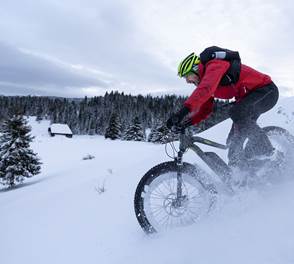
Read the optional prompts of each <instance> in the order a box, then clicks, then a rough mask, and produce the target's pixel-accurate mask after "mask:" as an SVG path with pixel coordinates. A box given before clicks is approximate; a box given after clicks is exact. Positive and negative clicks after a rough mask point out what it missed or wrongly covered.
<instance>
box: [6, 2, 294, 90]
mask: <svg viewBox="0 0 294 264" xmlns="http://www.w3.org/2000/svg"><path fill="white" fill-rule="evenodd" d="M209 3H210V4H209V6H207V4H206V3H205V2H203V3H201V4H200V3H198V2H193V3H189V5H187V4H183V3H182V2H179V1H177V0H169V1H166V0H164V1H156V0H140V1H138V2H136V4H134V2H133V1H131V0H110V1H97V0H84V1H82V2H81V1H79V0H63V1H57V0H50V1H49V0H42V1H34V0H26V1H16V0H10V1H4V3H2V4H1V9H0V16H1V21H0V31H1V36H0V41H1V39H2V42H4V43H8V44H7V45H3V44H0V55H4V56H6V57H5V58H7V56H8V55H9V56H11V58H13V59H8V61H9V63H6V62H7V59H6V60H5V61H3V60H2V63H0V67H1V71H2V73H0V81H2V82H9V83H15V84H17V85H21V86H22V87H30V86H33V87H35V88H34V89H36V88H38V87H41V88H42V89H41V88H38V89H41V90H40V91H39V92H40V93H42V92H43V93H44V94H46V93H47V92H48V91H47V89H48V87H51V88H50V90H51V91H55V90H54V89H53V88H52V87H61V88H59V89H62V93H68V96H71V94H74V95H76V94H80V95H81V96H83V95H85V94H91V95H93V94H95V93H97V94H99V93H102V92H105V91H107V90H111V89H115V90H120V91H125V92H131V93H144V94H146V93H152V92H162V93H164V92H166V93H170V92H178V93H181V92H183V91H185V92H186V89H183V88H182V87H186V84H185V83H184V82H183V81H182V80H179V79H178V78H177V76H176V69H177V64H178V62H179V61H180V60H181V59H182V58H183V57H184V56H186V55H187V54H188V53H190V52H191V51H196V52H200V51H201V50H203V49H204V48H205V47H207V46H209V45H219V46H224V47H227V48H232V49H236V50H239V51H240V53H241V56H242V60H243V62H245V63H246V64H248V65H250V66H253V67H255V68H257V69H259V70H262V71H263V70H266V73H270V74H271V75H272V76H273V77H274V78H275V80H277V84H279V83H281V84H282V85H289V86H291V84H292V87H294V81H293V80H291V78H292V74H291V72H293V70H294V67H293V66H292V61H293V60H294V53H293V49H292V47H291V45H292V43H293V40H294V34H293V33H294V32H293V26H292V17H293V14H294V10H293V2H292V1H288V0H282V1H279V2H276V1H275V0H268V1H266V2H265V1H263V0H248V1H246V2H242V1H241V2H240V1H231V2H230V3H229V4H228V3H227V2H225V1H224V0H212V1H210V2H209ZM14 47H15V48H14ZM13 49H14V51H12V50H13ZM1 50H2V51H1ZM25 65H27V66H25ZM276 65H278V67H279V72H278V71H277V68H276ZM10 68H13V69H14V72H11V71H10V73H9V69H10ZM29 69H30V70H29ZM32 72H37V73H38V74H32ZM17 73H19V74H17ZM1 74H2V75H1ZM9 74H10V75H9ZM2 78H3V79H2ZM13 80H14V81H13ZM24 84H25V85H24ZM11 89H12V88H11ZM24 89H25V88H24ZM57 90H58V88H57ZM188 90H190V87H189V89H188ZM15 91H17V90H15ZM30 91H32V90H30ZM293 94H294V90H293Z"/></svg>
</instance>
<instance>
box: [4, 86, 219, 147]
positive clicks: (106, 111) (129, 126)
mask: <svg viewBox="0 0 294 264" xmlns="http://www.w3.org/2000/svg"><path fill="white" fill-rule="evenodd" d="M185 99H186V98H185V97H183V96H176V95H164V96H156V97H153V96H151V95H147V96H142V95H137V96H135V95H126V94H124V93H119V92H110V93H108V92H107V93H106V94H105V95H104V96H95V97H91V98H88V97H85V98H82V99H73V98H59V97H40V96H0V120H2V121H3V120H5V119H7V118H9V117H11V116H13V115H14V114H15V113H17V114H22V115H26V116H36V119H37V120H42V119H46V120H50V121H51V123H66V124H68V125H69V127H70V128H71V130H72V131H73V133H74V134H77V135H104V136H105V137H109V138H112V137H113V138H112V139H115V138H122V139H125V140H149V141H161V139H158V138H160V135H158V134H162V133H163V134H164V133H168V132H167V131H166V128H164V125H165V122H166V120H167V119H168V117H169V116H170V114H171V113H173V112H175V111H177V110H178V109H179V108H180V107H181V106H182V105H183V102H184V101H185ZM221 104H222V103H221ZM217 119H219V117H218V116H213V115H212V118H210V119H209V120H208V121H205V122H202V123H201V124H199V125H198V126H197V127H196V128H194V129H197V130H199V131H200V130H204V129H206V128H207V127H209V126H212V125H213V124H214V123H216V120H217ZM148 129H149V130H150V131H151V132H152V133H150V134H149V137H148V138H147V137H146V134H145V131H146V130H148ZM113 130H114V131H116V132H115V135H117V136H113V135H111V133H112V132H113ZM154 134H155V135H154ZM156 135H157V136H156ZM161 136H162V135H161ZM150 138H151V139H150ZM154 138H155V139H154Z"/></svg>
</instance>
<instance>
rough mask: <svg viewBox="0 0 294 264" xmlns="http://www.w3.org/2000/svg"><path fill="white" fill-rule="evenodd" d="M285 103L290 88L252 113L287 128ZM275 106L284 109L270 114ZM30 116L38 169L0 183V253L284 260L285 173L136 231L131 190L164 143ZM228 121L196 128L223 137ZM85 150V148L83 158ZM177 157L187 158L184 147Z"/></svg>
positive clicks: (289, 218) (44, 257) (115, 259)
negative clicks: (156, 228)
mask: <svg viewBox="0 0 294 264" xmlns="http://www.w3.org/2000/svg"><path fill="white" fill-rule="evenodd" d="M293 103H294V98H287V99H286V100H282V101H281V102H280V103H279V104H278V105H277V107H276V108H275V109H274V110H272V111H271V112H270V113H267V114H266V115H264V116H262V118H261V119H260V122H261V123H262V124H263V125H267V124H269V125H272V124H277V125H280V126H283V127H285V128H287V129H288V130H290V131H291V132H292V133H294V118H293V117H294V115H293V114H292V112H293V111H292V110H291V109H293V108H292V105H293ZM279 107H282V112H283V111H284V112H285V114H281V111H280V114H277V111H278V109H279ZM291 118H292V119H291ZM30 123H31V125H32V128H33V131H32V134H33V135H34V136H35V137H36V138H35V140H34V142H33V144H32V148H33V149H34V150H35V151H36V152H37V153H38V154H39V156H40V157H41V160H42V162H43V165H42V173H41V174H40V175H38V176H35V177H33V178H31V179H29V180H27V181H26V182H25V183H24V184H23V185H22V186H20V187H19V188H16V189H14V190H10V191H6V190H1V191H0V212H1V216H0V226H1V236H0V263H3V264H12V263H15V264H19V263H30V264H34V263H36V264H37V263H38V264H39V263H42V264H47V263H48V264H49V263H50V264H52V263H54V264H56V263H63V264H64V263H71V264H72V263H87V264H88V263H89V264H91V263H110V264H113V263H128V264H130V263H154V264H155V263H169V264H172V263H201V264H205V263H226V264H230V263H232V264H233V263H234V264H235V263H244V264H245V263H246V264H248V263H250V264H254V263H256V264H257V263H258V264H263V263H264V264H271V263H273V264H279V263H283V264H285V263H289V264H290V263H291V264H293V263H294V228H293V223H294V193H293V189H294V181H292V179H291V176H292V175H288V176H289V178H290V179H289V180H287V181H286V182H285V181H284V182H281V183H279V184H277V185H274V186H264V187H263V188H260V187H259V188H258V189H255V190H248V191H242V192H241V193H240V194H239V195H237V196H235V197H231V198H228V199H227V200H225V201H223V204H222V206H220V207H218V209H217V210H216V211H215V212H214V213H213V214H212V215H210V216H209V217H207V219H203V220H202V221H201V222H199V223H197V224H194V225H193V226H189V227H185V228H181V229H178V230H174V231H170V232H169V233H165V234H158V235H155V236H146V235H144V233H143V231H142V230H141V228H140V226H139V225H138V223H137V220H136V218H135V214H134V210H133V196H134V192H135V189H136V185H137V183H138V181H139V180H140V178H141V177H142V176H143V175H144V173H145V172H146V171H147V170H148V169H150V168H151V167H152V166H154V165H156V164H158V163H160V162H163V161H167V160H170V159H169V158H168V157H167V156H166V155H165V151H164V145H154V144H149V143H144V142H126V141H111V140H105V139H104V138H103V137H100V136H74V137H73V138H72V139H69V138H66V137H63V136H56V137H54V138H51V137H49V136H48V134H47V128H48V125H49V123H48V122H46V121H43V122H41V123H40V124H38V123H37V122H35V121H33V119H32V118H31V120H30ZM230 125H231V123H230V121H226V122H224V123H222V124H220V125H218V126H216V127H214V128H212V129H210V130H208V131H207V132H204V133H202V135H204V136H206V137H207V138H209V139H212V140H216V141H219V142H220V143H224V142H225V138H226V136H227V133H228V131H229V128H230ZM218 153H219V154H221V155H222V156H223V157H225V156H226V152H224V151H218ZM88 154H91V155H93V156H95V158H94V159H91V160H83V157H85V156H87V155H88ZM185 160H187V161H189V162H192V163H195V162H196V161H197V159H196V158H195V156H194V154H193V153H192V152H189V153H188V154H187V156H185ZM200 164H202V163H201V162H200ZM293 176H294V175H293ZM293 180H294V177H293ZM103 187H104V188H105V192H102V193H99V190H101V189H103Z"/></svg>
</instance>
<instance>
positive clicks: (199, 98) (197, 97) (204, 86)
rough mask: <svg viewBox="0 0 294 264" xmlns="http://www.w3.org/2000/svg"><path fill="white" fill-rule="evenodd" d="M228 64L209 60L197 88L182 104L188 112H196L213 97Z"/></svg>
mask: <svg viewBox="0 0 294 264" xmlns="http://www.w3.org/2000/svg"><path fill="white" fill-rule="evenodd" d="M229 67H230V63H229V62H228V61H225V60H211V61H209V62H208V63H207V64H206V66H205V68H206V69H205V73H204V76H203V77H202V79H201V81H200V83H199V85H198V87H197V88H196V89H195V90H194V91H193V93H192V94H191V95H190V97H189V98H188V99H187V100H186V101H185V102H184V105H185V106H186V107H188V108H189V110H190V112H192V113H193V112H198V111H199V109H200V108H201V106H202V105H203V104H204V103H205V102H207V101H208V100H209V98H211V97H213V95H214V92H215V90H216V88H217V87H218V85H219V83H220V81H221V79H222V77H223V75H224V74H225V72H226V71H227V70H228V69H229Z"/></svg>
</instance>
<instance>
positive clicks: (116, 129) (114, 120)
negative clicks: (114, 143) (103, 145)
mask: <svg viewBox="0 0 294 264" xmlns="http://www.w3.org/2000/svg"><path fill="white" fill-rule="evenodd" d="M104 137H105V138H110V139H112V140H114V139H118V138H120V137H121V124H120V121H119V117H118V115H117V114H115V113H114V114H112V115H111V117H110V119H109V124H108V127H107V128H106V132H105V135H104Z"/></svg>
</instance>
